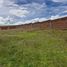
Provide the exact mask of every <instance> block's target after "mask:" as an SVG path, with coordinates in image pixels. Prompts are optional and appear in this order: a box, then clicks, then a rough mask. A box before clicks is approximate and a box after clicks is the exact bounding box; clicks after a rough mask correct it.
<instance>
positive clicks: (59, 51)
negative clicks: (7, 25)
mask: <svg viewBox="0 0 67 67" xmlns="http://www.w3.org/2000/svg"><path fill="white" fill-rule="evenodd" d="M0 67H67V30H65V31H63V30H42V31H41V30H40V31H31V32H22V31H0Z"/></svg>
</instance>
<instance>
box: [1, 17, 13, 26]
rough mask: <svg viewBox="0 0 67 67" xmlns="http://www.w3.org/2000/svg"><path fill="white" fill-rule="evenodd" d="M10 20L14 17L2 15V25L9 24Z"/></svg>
mask: <svg viewBox="0 0 67 67" xmlns="http://www.w3.org/2000/svg"><path fill="white" fill-rule="evenodd" d="M10 22H13V18H10V17H9V16H8V17H5V18H4V17H0V25H9V24H10Z"/></svg>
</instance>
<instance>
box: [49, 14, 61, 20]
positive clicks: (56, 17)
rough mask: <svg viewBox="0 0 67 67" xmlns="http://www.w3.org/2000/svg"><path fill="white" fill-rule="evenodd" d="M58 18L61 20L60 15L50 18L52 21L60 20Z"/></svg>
mask: <svg viewBox="0 0 67 67" xmlns="http://www.w3.org/2000/svg"><path fill="white" fill-rule="evenodd" d="M58 18H60V16H59V15H56V16H51V17H50V20H54V19H58Z"/></svg>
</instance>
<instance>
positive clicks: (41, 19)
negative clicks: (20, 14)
mask: <svg viewBox="0 0 67 67" xmlns="http://www.w3.org/2000/svg"><path fill="white" fill-rule="evenodd" d="M47 20H48V18H35V19H32V20H27V21H25V22H22V21H19V22H17V23H15V25H20V24H29V23H36V22H42V21H47Z"/></svg>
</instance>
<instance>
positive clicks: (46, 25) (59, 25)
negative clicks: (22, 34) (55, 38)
mask: <svg viewBox="0 0 67 67" xmlns="http://www.w3.org/2000/svg"><path fill="white" fill-rule="evenodd" d="M50 28H51V29H67V17H64V18H59V19H55V20H48V21H43V22H35V23H29V24H22V25H14V26H0V30H8V29H22V30H38V29H50Z"/></svg>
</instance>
